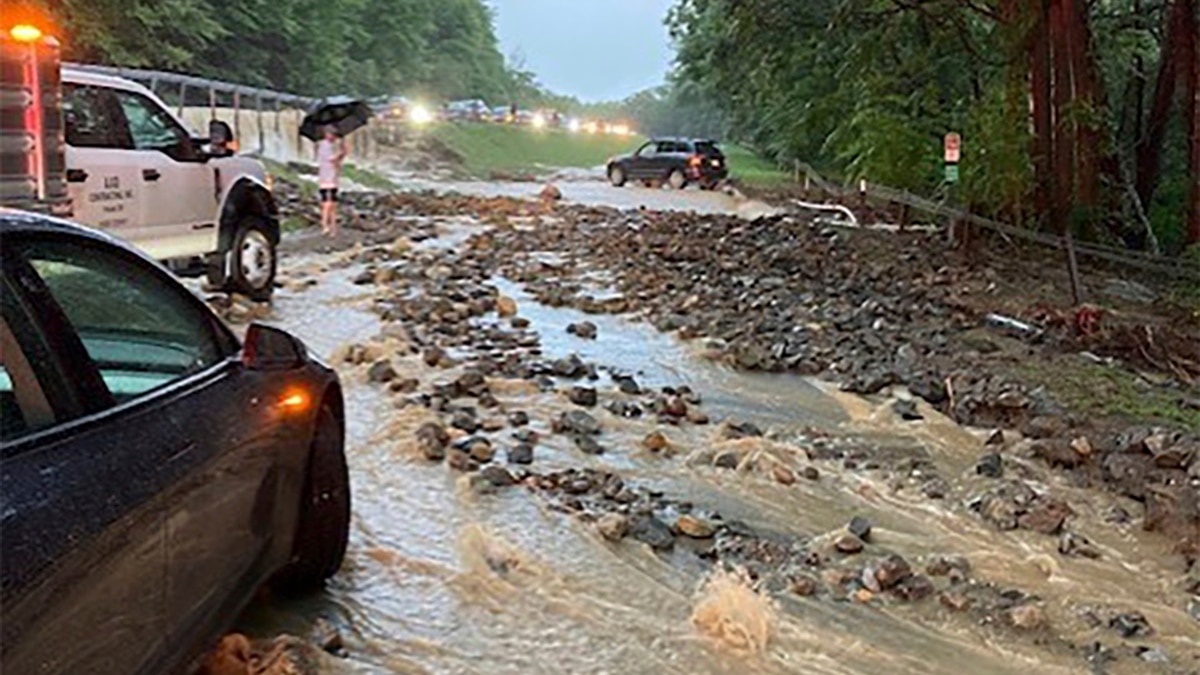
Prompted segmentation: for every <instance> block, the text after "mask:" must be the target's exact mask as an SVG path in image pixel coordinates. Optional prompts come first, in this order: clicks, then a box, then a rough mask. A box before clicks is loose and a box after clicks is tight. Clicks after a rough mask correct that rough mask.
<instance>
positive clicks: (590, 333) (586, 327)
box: [567, 321, 597, 340]
mask: <svg viewBox="0 0 1200 675" xmlns="http://www.w3.org/2000/svg"><path fill="white" fill-rule="evenodd" d="M567 332H568V333H570V334H572V335H575V336H576V337H581V338H583V339H585V340H595V339H596V333H597V330H596V324H594V323H592V322H591V321H580V322H579V323H573V324H570V325H568V326H567Z"/></svg>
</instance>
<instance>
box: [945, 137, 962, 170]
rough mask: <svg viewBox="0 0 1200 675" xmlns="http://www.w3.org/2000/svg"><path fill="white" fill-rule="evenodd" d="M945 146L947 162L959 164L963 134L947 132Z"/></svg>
mask: <svg viewBox="0 0 1200 675" xmlns="http://www.w3.org/2000/svg"><path fill="white" fill-rule="evenodd" d="M944 147H945V150H946V163H947V164H958V160H959V158H960V157H961V156H962V136H959V135H958V133H957V132H954V131H951V132H950V133H948V134H946V139H945V142H944Z"/></svg>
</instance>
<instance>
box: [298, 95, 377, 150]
mask: <svg viewBox="0 0 1200 675" xmlns="http://www.w3.org/2000/svg"><path fill="white" fill-rule="evenodd" d="M373 114H374V113H372V112H371V106H369V105H367V104H366V103H364V102H362V101H360V100H358V99H355V98H350V97H349V96H330V97H328V98H323V99H321V100H320V101H317V102H316V103H314V104H313V106H312V107H311V108H309V109H308V114H307V115H305V116H304V121H303V122H302V123H301V124H300V135H301V136H304V137H305V138H307V139H309V140H312V141H319V140H321V137H322V136H323V135H324V127H326V126H328V125H333V128H334V129H335V130H336V131H337V133H338V135H339V136H346V135H348V134H350V133H351V132H353V131H355V130H357V129H359V128H360V127H363V126H366V124H367V121H368V120H370V119H371V115H373Z"/></svg>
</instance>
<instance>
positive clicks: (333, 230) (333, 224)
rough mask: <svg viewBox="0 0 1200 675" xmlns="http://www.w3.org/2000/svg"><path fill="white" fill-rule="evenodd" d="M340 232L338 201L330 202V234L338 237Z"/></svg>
mask: <svg viewBox="0 0 1200 675" xmlns="http://www.w3.org/2000/svg"><path fill="white" fill-rule="evenodd" d="M339 234H341V229H340V227H339V225H338V211H337V202H329V236H331V237H337V236H338V235H339Z"/></svg>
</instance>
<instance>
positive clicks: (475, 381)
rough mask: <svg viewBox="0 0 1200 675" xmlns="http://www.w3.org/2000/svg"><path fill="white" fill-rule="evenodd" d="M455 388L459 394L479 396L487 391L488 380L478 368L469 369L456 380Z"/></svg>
mask: <svg viewBox="0 0 1200 675" xmlns="http://www.w3.org/2000/svg"><path fill="white" fill-rule="evenodd" d="M454 390H455V393H456V394H457V395H458V396H479V395H480V394H482V393H483V392H485V391H487V381H486V380H485V379H484V378H483V373H481V372H479V371H478V370H468V371H466V372H464V373H463V374H462V375H459V376H458V379H456V380H455V381H454Z"/></svg>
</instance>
